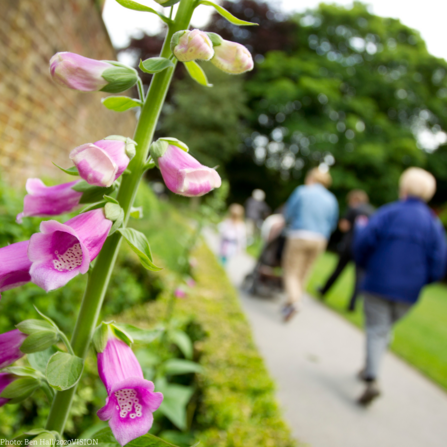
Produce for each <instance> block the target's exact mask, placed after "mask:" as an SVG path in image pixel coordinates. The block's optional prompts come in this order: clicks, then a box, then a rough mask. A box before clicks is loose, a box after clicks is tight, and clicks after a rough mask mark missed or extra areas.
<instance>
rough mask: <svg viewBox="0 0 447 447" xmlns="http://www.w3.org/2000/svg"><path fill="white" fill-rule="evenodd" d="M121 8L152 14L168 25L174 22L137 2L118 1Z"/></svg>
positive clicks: (131, 0)
mask: <svg viewBox="0 0 447 447" xmlns="http://www.w3.org/2000/svg"><path fill="white" fill-rule="evenodd" d="M116 1H117V2H118V3H119V4H120V5H121V6H124V7H125V8H127V9H132V10H134V11H143V12H150V13H152V14H156V15H157V16H158V17H160V19H161V20H163V22H165V23H167V24H168V25H169V24H170V23H171V22H172V21H171V19H169V18H168V17H166V16H165V15H163V14H161V13H159V12H158V11H156V10H155V9H152V8H149V6H144V5H140V4H139V3H137V2H134V1H133V0H116Z"/></svg>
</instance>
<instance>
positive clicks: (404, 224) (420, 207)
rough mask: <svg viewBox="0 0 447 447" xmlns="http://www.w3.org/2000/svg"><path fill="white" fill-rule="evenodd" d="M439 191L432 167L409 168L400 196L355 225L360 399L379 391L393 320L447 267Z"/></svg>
mask: <svg viewBox="0 0 447 447" xmlns="http://www.w3.org/2000/svg"><path fill="white" fill-rule="evenodd" d="M435 191H436V181H435V178H434V177H433V176H432V175H431V174H430V173H429V172H427V171H424V170H423V169H420V168H409V169H407V170H406V171H404V173H403V174H402V176H401V177H400V182H399V193H400V194H399V195H400V200H399V201H397V202H393V203H391V204H388V205H385V206H383V207H382V208H380V209H379V210H378V211H377V212H376V213H375V214H374V215H373V216H372V217H371V218H370V220H369V221H368V223H366V225H362V224H361V223H357V225H356V228H355V234H354V247H353V248H354V258H355V261H356V263H357V265H358V266H359V267H360V268H363V269H364V271H365V274H364V278H363V281H362V284H361V285H360V290H361V291H362V294H363V297H364V313H365V326H366V356H365V367H364V369H363V370H362V371H361V373H360V378H361V379H362V380H364V381H365V382H366V388H365V390H364V392H363V394H362V395H361V396H360V398H359V403H360V404H362V405H368V404H369V403H371V402H372V401H373V400H374V399H376V398H377V397H378V396H379V395H380V394H381V391H380V388H379V386H378V383H377V379H378V373H379V367H380V362H381V359H382V357H383V355H384V353H385V351H386V349H387V346H388V344H389V342H390V340H391V332H392V328H393V326H394V324H395V323H396V322H397V321H399V320H400V319H401V318H402V317H403V316H404V315H406V314H407V312H408V311H409V310H410V309H411V308H412V307H413V305H414V304H415V303H416V302H417V301H418V299H419V296H420V292H421V290H422V288H423V287H424V286H425V285H426V284H429V283H432V282H435V281H438V280H440V279H441V278H442V277H443V275H444V273H445V269H446V264H447V244H446V240H445V232H444V229H443V227H442V224H441V222H440V221H439V219H437V218H436V216H435V215H434V213H433V212H432V211H431V209H430V208H429V207H428V206H427V204H426V202H428V201H429V200H430V199H431V198H432V197H433V195H434V193H435Z"/></svg>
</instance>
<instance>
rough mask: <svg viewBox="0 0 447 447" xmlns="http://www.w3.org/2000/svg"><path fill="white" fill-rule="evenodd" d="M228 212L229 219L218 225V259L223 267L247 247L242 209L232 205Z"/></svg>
mask: <svg viewBox="0 0 447 447" xmlns="http://www.w3.org/2000/svg"><path fill="white" fill-rule="evenodd" d="M228 210H229V217H228V218H227V219H225V220H224V221H223V222H221V223H220V224H219V234H220V249H219V257H220V260H221V262H222V264H223V265H225V264H226V263H227V261H228V259H230V258H231V257H233V256H234V255H236V254H238V253H241V252H243V251H244V250H245V248H246V246H247V232H246V227H245V222H244V207H243V206H242V205H239V204H237V203H233V204H232V205H230V207H229V209H228Z"/></svg>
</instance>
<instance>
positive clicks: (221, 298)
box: [124, 244, 295, 447]
mask: <svg viewBox="0 0 447 447" xmlns="http://www.w3.org/2000/svg"><path fill="white" fill-rule="evenodd" d="M154 253H156V251H155V250H154ZM193 256H194V257H195V258H196V259H197V260H198V267H197V269H196V270H195V271H194V278H195V280H196V286H195V288H194V289H193V292H192V293H190V294H189V295H188V297H187V298H186V299H184V300H178V302H177V304H176V315H177V316H178V318H179V319H191V318H194V320H193V321H192V322H191V323H190V324H188V325H187V326H186V332H187V333H188V334H189V336H190V338H191V339H192V341H193V342H194V359H197V358H199V359H200V365H201V366H202V368H203V369H204V373H203V374H200V375H199V376H198V378H197V380H198V382H197V389H198V392H197V393H196V394H194V395H193V397H192V399H191V402H190V403H189V404H188V406H187V409H186V414H187V421H188V428H189V429H190V430H191V432H190V433H192V434H193V435H194V438H195V439H194V442H198V441H200V445H201V446H203V447H271V446H275V447H292V446H294V445H295V443H294V441H293V440H292V439H291V437H290V432H289V430H288V428H287V427H286V425H285V424H284V422H283V420H282V418H281V415H280V412H279V409H278V406H277V403H276V401H275V396H274V384H273V382H272V380H271V379H270V378H269V376H268V373H267V371H266V368H265V366H264V363H263V360H262V358H261V357H260V355H259V354H258V353H257V350H256V348H255V346H254V343H253V340H252V338H251V334H250V328H249V326H248V323H247V321H246V319H245V317H244V315H243V314H242V311H241V309H240V305H239V302H238V298H237V296H236V293H235V291H234V289H233V288H232V286H231V284H230V283H229V281H228V279H227V277H226V275H225V274H224V272H223V270H222V268H221V267H220V265H219V264H218V262H217V260H216V259H215V257H214V255H213V254H212V253H211V252H210V251H209V249H208V248H207V247H206V246H204V245H203V244H201V245H200V246H199V247H198V248H197V249H196V250H195V251H194V253H193ZM162 274H163V273H162ZM167 299H168V297H164V296H163V297H161V298H160V299H158V300H157V301H154V302H151V303H147V304H145V305H144V306H141V307H140V308H139V307H137V308H134V309H130V310H129V311H127V312H126V313H125V315H124V317H125V318H126V319H127V320H128V321H132V323H133V324H135V325H137V326H138V325H139V324H140V323H141V324H143V322H144V323H146V324H148V323H149V324H154V325H155V324H156V323H157V322H158V321H159V320H160V317H161V316H162V315H163V313H164V310H165V306H166V300H167ZM148 318H149V321H148ZM168 364H169V363H168ZM187 376H188V375H178V376H174V377H173V378H172V379H171V380H172V381H173V383H177V384H179V385H183V384H184V382H181V380H182V379H183V380H184V379H187ZM174 380H175V382H174ZM158 417H159V416H157V412H156V413H155V418H156V423H158V421H157V418H158ZM155 433H156V432H155ZM156 434H157V433H156ZM160 436H161V437H162V438H164V439H167V440H170V441H171V442H174V443H178V444H179V445H182V446H188V445H192V444H194V442H193V441H192V440H190V441H189V443H183V442H181V441H180V440H179V437H176V436H175V435H174V436H173V434H172V432H171V431H170V430H166V429H164V430H163V431H162V432H161V433H160Z"/></svg>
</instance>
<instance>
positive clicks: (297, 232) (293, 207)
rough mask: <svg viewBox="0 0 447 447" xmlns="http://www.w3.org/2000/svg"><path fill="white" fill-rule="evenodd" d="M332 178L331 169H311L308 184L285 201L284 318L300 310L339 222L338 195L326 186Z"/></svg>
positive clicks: (307, 177)
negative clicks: (313, 272) (318, 261)
mask: <svg viewBox="0 0 447 447" xmlns="http://www.w3.org/2000/svg"><path fill="white" fill-rule="evenodd" d="M331 182H332V179H331V176H330V174H329V173H328V172H324V171H322V170H320V169H319V168H315V169H312V170H310V171H309V172H308V173H307V175H306V179H305V184H304V185H302V186H299V187H298V188H296V189H295V191H294V192H293V193H292V195H291V196H290V198H289V200H288V201H287V203H286V206H285V212H284V214H285V219H286V245H285V250H284V255H283V261H282V267H283V280H284V287H285V291H286V294H287V302H286V304H285V305H284V307H283V309H282V313H283V318H284V321H289V320H290V319H291V318H292V317H293V316H294V315H295V314H296V313H297V312H298V310H299V301H300V298H301V294H302V293H303V290H304V287H305V285H306V280H307V278H308V276H309V274H310V272H311V269H312V266H313V264H314V262H315V261H316V259H317V257H318V255H319V254H320V253H322V252H323V251H324V250H325V249H326V245H327V241H328V239H329V237H330V235H331V233H332V231H334V229H335V228H336V226H337V220H338V203H337V199H336V198H335V196H334V195H333V194H332V193H331V192H329V191H328V190H327V188H328V187H329V186H330V184H331Z"/></svg>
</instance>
